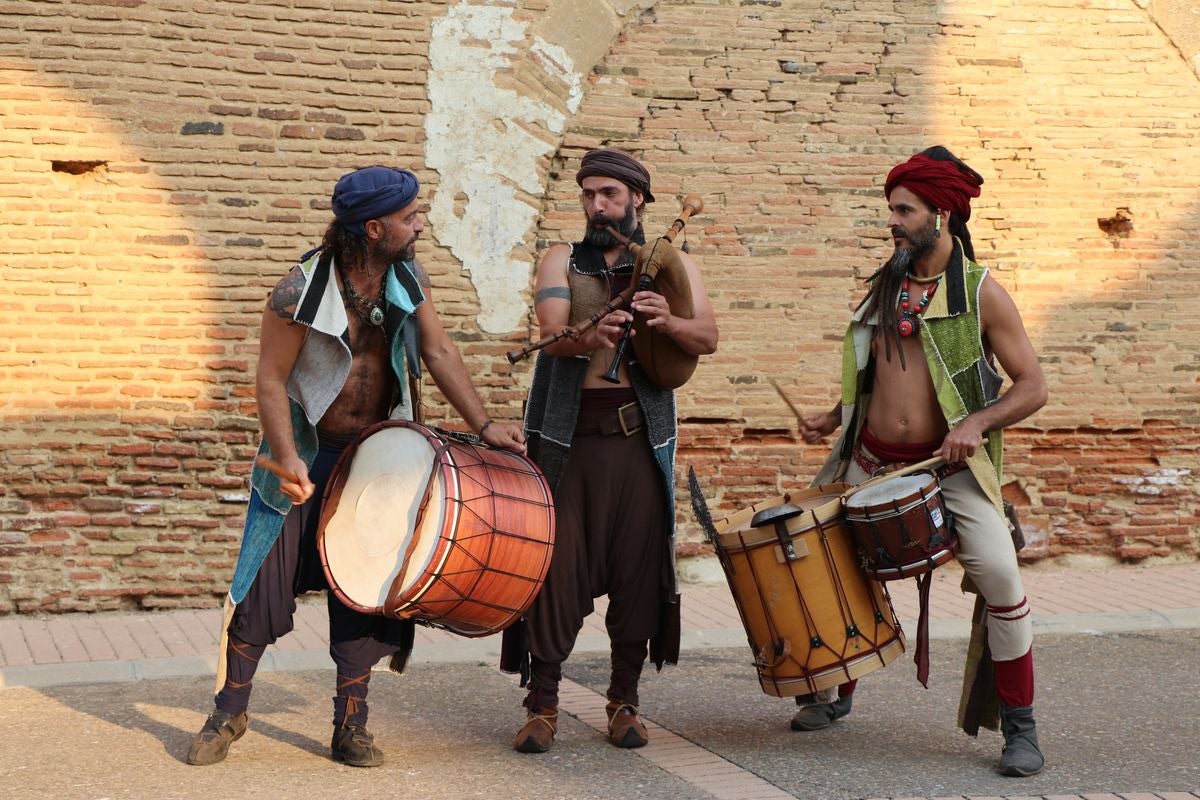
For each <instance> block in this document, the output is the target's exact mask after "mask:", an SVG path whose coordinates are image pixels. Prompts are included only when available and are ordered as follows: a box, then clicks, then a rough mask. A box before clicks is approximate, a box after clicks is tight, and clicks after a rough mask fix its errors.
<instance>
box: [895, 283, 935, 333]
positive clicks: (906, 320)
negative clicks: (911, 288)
mask: <svg viewBox="0 0 1200 800" xmlns="http://www.w3.org/2000/svg"><path fill="white" fill-rule="evenodd" d="M910 278H911V279H912V281H913V283H924V284H928V285H927V286H926V288H924V289H922V290H921V299H920V300H918V301H917V303H916V308H915V309H914V308H913V303H912V300H910V299H909V298H910V295H909V293H908V281H909V279H910ZM941 283H942V274H940V273H939V274H938V275H935V276H934V277H932V278H924V279H922V278H918V277H916V276H915V275H911V274H905V276H904V282H903V283H901V284H900V315H901V319H900V321H899V322H897V323H896V330H897V332H898V333H899V334H900V335H901V336H912V335H913V333H914V332H916V330H917V323H918V322H919V321H920V317H921V312H923V311H924V310H925V308H926V306H928V305H929V301H930V300H932V299H933V295H934V293H935V292H936V291H937V288H938V286H940V285H941Z"/></svg>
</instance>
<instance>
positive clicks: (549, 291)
mask: <svg viewBox="0 0 1200 800" xmlns="http://www.w3.org/2000/svg"><path fill="white" fill-rule="evenodd" d="M547 300H566V301H567V302H568V303H569V302H571V289H570V287H568V286H547V287H546V288H544V289H538V293H537V294H536V295H535V296H534V299H533V303H534V305H541V304H542V303H544V302H546V301H547Z"/></svg>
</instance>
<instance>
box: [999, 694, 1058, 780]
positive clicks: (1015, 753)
mask: <svg viewBox="0 0 1200 800" xmlns="http://www.w3.org/2000/svg"><path fill="white" fill-rule="evenodd" d="M1000 730H1001V731H1002V732H1003V733H1004V752H1003V753H1002V754H1001V755H1000V766H999V767H997V770H998V771H999V772H1000V774H1001V775H1008V776H1009V777H1012V778H1025V777H1028V776H1030V775H1036V774H1037V773H1039V772H1041V771H1042V767H1044V766H1045V765H1046V759H1045V757H1044V756H1043V755H1042V751H1041V750H1040V749H1039V748H1038V740H1037V724H1036V723H1035V722H1034V721H1033V706H1001V707H1000Z"/></svg>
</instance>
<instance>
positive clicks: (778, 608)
mask: <svg viewBox="0 0 1200 800" xmlns="http://www.w3.org/2000/svg"><path fill="white" fill-rule="evenodd" d="M849 488H850V486H849V485H848V484H830V485H827V486H817V487H813V488H811V489H806V490H804V491H802V492H797V493H792V494H788V495H784V496H783V497H778V498H775V499H773V500H767V501H764V502H762V503H759V504H758V505H755V506H753V507H751V508H748V509H744V510H742V511H739V512H738V513H736V514H733V515H732V516H730V517H727V518H726V519H724V520H722V521H719V522H717V523H716V530H717V540H718V545H717V550H718V555H719V556H720V559H721V564H722V566H723V567H724V569H725V577H726V578H727V579H728V580H729V588H730V590H731V591H732V592H733V598H734V601H735V602H736V603H737V607H738V611H739V612H740V613H741V616H742V624H743V625H745V627H746V635H747V636H748V637H749V640H750V649H751V651H752V652H753V653H754V657H755V658H754V665H755V667H756V668H757V669H758V680H759V684H760V685H761V686H762V690H763V691H764V692H766V693H767V694H769V695H773V696H775V697H793V696H795V695H800V694H809V693H811V692H816V691H820V690H822V689H829V688H832V687H834V686H837V685H839V684H842V683H845V682H846V681H849V680H853V679H855V678H858V677H860V676H862V675H866V674H867V673H869V672H873V671H875V670H877V669H880V668H882V667H884V666H886V665H887V664H888V663H890V662H891V661H892V660H894V659H895V658H896V657H897V656H899V655H900V654H901V653H903V652H904V644H905V640H904V631H903V630H902V629H901V627H900V623H899V621H898V620H897V619H896V612H895V611H894V610H893V609H892V603H891V598H890V597H889V596H888V594H887V592H886V591H885V590H884V589H883V587H882V586H881V585H880V584H878V583H876V582H875V581H872V580H870V579H869V578H868V577H867V575H866V573H865V572H863V569H862V567H861V566H860V564H859V556H858V553H857V552H856V550H855V546H854V543H853V542H852V541H851V540H850V537H849V535H848V534H847V532H846V528H845V526H844V525H843V518H842V503H841V496H842V495H843V494H844V493H845V492H846V490H847V489H849Z"/></svg>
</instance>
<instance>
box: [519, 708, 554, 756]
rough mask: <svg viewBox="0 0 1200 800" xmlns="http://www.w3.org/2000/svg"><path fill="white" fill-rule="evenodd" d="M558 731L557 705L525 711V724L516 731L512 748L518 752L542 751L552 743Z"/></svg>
mask: <svg viewBox="0 0 1200 800" xmlns="http://www.w3.org/2000/svg"><path fill="white" fill-rule="evenodd" d="M556 733H558V706H553V707H550V708H546V707H543V708H540V709H538V713H534V712H533V711H529V712H526V717H525V724H524V725H522V726H521V730H519V731H517V738H516V739H514V740H513V749H514V750H516V751H517V752H518V753H544V752H546V751H547V750H549V749H550V745H552V744H554V735H555V734H556Z"/></svg>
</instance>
